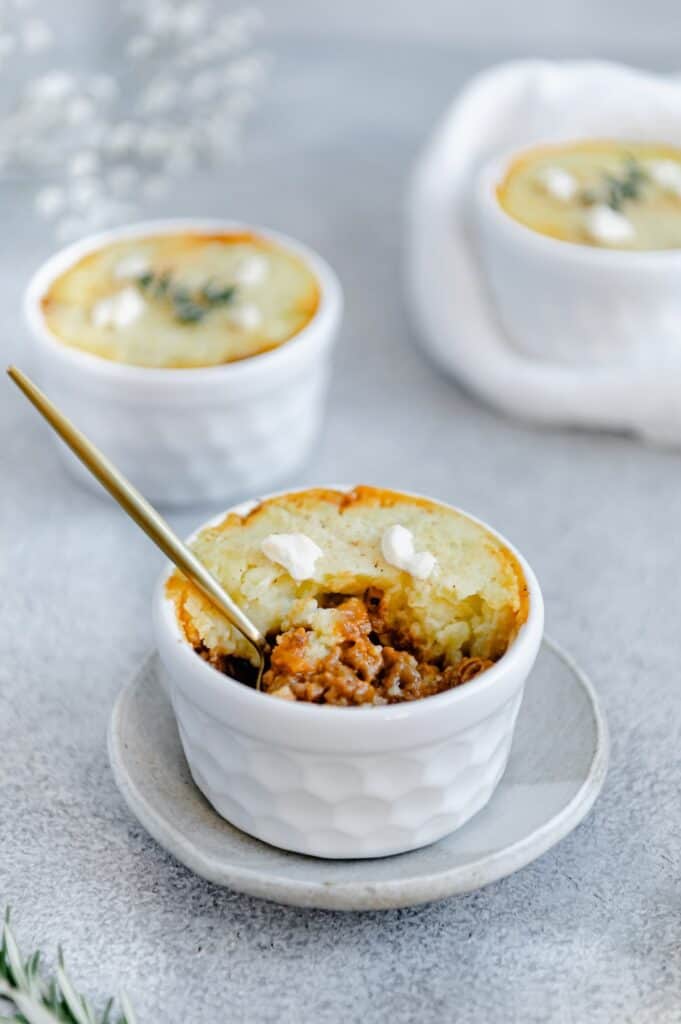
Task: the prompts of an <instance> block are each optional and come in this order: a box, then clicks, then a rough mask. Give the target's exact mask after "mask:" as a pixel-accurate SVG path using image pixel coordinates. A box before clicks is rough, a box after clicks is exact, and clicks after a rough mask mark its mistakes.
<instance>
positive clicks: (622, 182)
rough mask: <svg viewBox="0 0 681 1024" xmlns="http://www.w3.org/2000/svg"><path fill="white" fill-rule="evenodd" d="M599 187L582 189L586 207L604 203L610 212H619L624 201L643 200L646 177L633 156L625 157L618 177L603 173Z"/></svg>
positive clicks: (582, 199)
mask: <svg viewBox="0 0 681 1024" xmlns="http://www.w3.org/2000/svg"><path fill="white" fill-rule="evenodd" d="M601 177H602V184H601V185H600V187H596V188H590V189H584V190H583V191H582V192H581V194H580V199H581V201H582V202H583V203H584V204H585V205H586V206H591V205H593V204H594V203H604V204H605V206H609V207H610V209H611V210H618V211H619V210H621V209H622V206H623V204H624V202H625V200H638V199H642V198H643V187H644V185H645V183H646V182H647V180H648V175H647V174H646V172H645V171H644V169H643V168H642V167H641V165H640V163H639V162H638V160H636V158H635V157H633V156H628V157H626V159H625V161H624V169H623V172H622V174H621V175H620V176H618V175H616V174H610V173H608V172H607V171H604V172H603V174H602V176H601Z"/></svg>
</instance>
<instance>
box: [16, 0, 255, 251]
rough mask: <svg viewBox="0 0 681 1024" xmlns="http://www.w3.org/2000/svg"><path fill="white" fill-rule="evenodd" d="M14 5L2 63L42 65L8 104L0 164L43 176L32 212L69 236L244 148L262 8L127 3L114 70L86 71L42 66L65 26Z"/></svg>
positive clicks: (208, 0) (204, 0)
mask: <svg viewBox="0 0 681 1024" xmlns="http://www.w3.org/2000/svg"><path fill="white" fill-rule="evenodd" d="M11 2H12V3H13V4H14V8H15V9H14V10H13V11H10V14H9V15H8V14H7V10H8V8H7V7H6V6H5V5H0V71H2V70H3V68H4V67H5V65H8V63H9V62H10V61H12V60H13V59H14V58H15V57H18V58H21V68H22V69H23V67H24V66H29V67H30V60H29V59H28V58H30V57H33V56H40V60H41V62H42V65H43V70H42V71H41V72H40V73H39V74H37V75H35V76H34V77H32V78H31V79H30V80H29V81H28V82H25V84H23V86H20V87H19V89H18V92H17V93H16V94H15V95H14V97H13V99H12V100H11V103H10V105H9V106H8V107H7V108H6V109H5V110H4V112H3V111H0V128H1V130H0V172H3V173H4V174H5V175H9V176H11V175H19V176H21V177H26V175H27V174H33V175H37V176H39V177H40V178H42V179H43V180H42V184H41V185H40V187H39V188H38V190H37V192H36V195H35V199H34V209H35V212H36V213H37V214H38V215H39V216H40V217H41V218H44V219H45V220H48V221H50V222H52V224H53V225H54V230H55V233H56V235H57V237H58V238H59V239H61V240H65V241H66V240H69V239H71V238H74V237H77V236H79V235H83V234H86V233H88V232H90V231H93V230H97V229H98V228H101V227H105V226H108V225H110V224H115V223H120V222H121V221H123V220H125V219H129V218H130V217H131V216H133V215H134V214H135V211H136V210H137V209H138V208H139V207H140V206H141V205H144V204H146V203H147V202H153V201H154V200H157V199H160V198H162V197H163V196H165V195H167V194H168V192H169V191H170V190H171V189H172V187H173V183H174V180H175V179H177V178H179V177H182V176H184V175H186V174H188V173H190V172H191V171H193V170H195V169H196V168H197V167H199V166H200V167H205V166H207V165H210V164H216V163H220V162H224V161H227V160H231V159H234V158H235V157H237V156H238V155H239V152H240V145H241V138H242V134H243V127H244V124H245V122H246V120H247V118H248V116H249V114H250V113H251V111H252V109H253V107H254V106H255V104H256V103H257V100H258V97H259V94H260V92H261V90H262V87H263V84H264V82H265V80H266V76H267V67H268V57H267V54H265V53H263V52H260V51H257V50H255V49H254V48H253V44H254V39H255V37H256V35H257V32H258V30H259V29H260V26H261V23H262V19H261V16H260V14H259V12H258V11H257V10H256V9H255V8H252V7H246V8H242V9H233V10H231V11H230V10H228V11H225V10H224V4H223V2H222V0H134V2H132V0H129V2H128V3H127V4H125V5H124V6H123V8H122V13H121V14H120V17H121V18H122V19H123V20H124V24H127V26H128V32H127V34H126V33H124V41H123V43H122V52H121V53H119V54H117V55H115V57H114V62H113V65H112V67H113V68H114V71H115V73H101V72H97V73H91V74H87V73H83V72H76V71H71V70H69V69H64V68H60V67H53V68H51V69H49V70H44V59H45V58H44V54H45V53H46V52H49V51H50V50H52V49H53V48H54V46H55V45H56V44H57V43H58V41H59V39H58V32H57V30H56V29H55V28H53V27H52V26H51V25H50V23H49V22H48V20H47V17H45V18H42V17H37V16H36V15H35V14H31V15H30V16H29V15H28V13H26V12H24V11H23V0H11ZM45 6H46V7H47V4H45ZM14 77H17V74H16V72H15V75H14Z"/></svg>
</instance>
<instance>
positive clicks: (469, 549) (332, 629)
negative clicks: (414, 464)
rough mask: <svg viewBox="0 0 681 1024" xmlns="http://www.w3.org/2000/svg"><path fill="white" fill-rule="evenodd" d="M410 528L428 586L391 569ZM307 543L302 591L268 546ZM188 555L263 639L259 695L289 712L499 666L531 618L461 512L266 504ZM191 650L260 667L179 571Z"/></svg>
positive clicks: (306, 501) (205, 533) (338, 499)
mask: <svg viewBox="0 0 681 1024" xmlns="http://www.w3.org/2000/svg"><path fill="white" fill-rule="evenodd" d="M396 524H400V525H401V526H402V527H403V528H404V529H405V530H409V531H410V532H411V534H412V536H413V539H414V547H415V550H416V551H417V552H426V551H427V552H429V553H430V554H431V555H432V557H433V559H434V564H433V567H432V571H431V572H430V574H429V575H428V577H427V578H425V579H419V578H418V577H417V576H414V575H411V574H410V573H409V572H407V571H405V570H404V569H400V568H398V567H396V566H394V565H392V564H391V563H390V562H389V561H387V560H386V558H385V557H384V554H383V552H382V538H383V537H384V535H385V533H386V531H387V530H389V529H390V528H391V527H392V526H394V525H396ZM287 534H288V535H290V534H303V535H304V536H305V537H307V538H309V540H310V541H312V542H313V543H314V544H315V545H316V546H317V548H318V549H319V551H320V552H321V554H320V555H319V556H318V557H317V558H316V559H315V562H314V570H313V576H312V577H311V578H306V579H303V580H295V579H294V578H293V577H292V576H291V574H290V573H289V572H288V571H287V569H286V568H285V567H284V566H282V565H281V564H278V563H277V562H275V561H273V560H272V559H270V558H268V557H267V555H266V554H265V553H264V552H263V550H262V544H263V541H264V540H265V539H266V538H268V537H271V536H272V535H287ZM192 548H193V549H194V551H195V552H196V554H197V555H198V556H199V558H200V559H201V561H202V562H204V564H205V565H206V566H207V567H208V569H209V570H210V571H211V572H212V573H213V574H214V575H215V576H216V577H217V578H218V579H219V580H220V582H221V583H222V585H223V586H224V588H225V589H226V590H227V591H228V593H229V594H230V595H231V596H232V597H233V599H234V600H235V601H236V602H237V603H238V604H239V605H240V606H241V607H242V608H243V610H244V611H245V612H246V614H247V615H248V616H249V617H250V618H251V619H252V621H253V622H254V623H255V624H256V625H257V626H258V628H259V629H260V630H261V631H262V632H263V633H264V634H265V635H266V636H267V637H268V639H269V641H270V643H271V645H272V653H271V657H270V663H269V665H268V670H267V672H266V673H265V676H264V679H263V689H264V690H265V691H266V692H268V693H271V694H274V695H276V696H278V697H281V698H284V699H287V700H307V701H314V702H316V703H327V704H340V705H355V704H374V705H375V704H386V703H395V702H398V701H403V700H414V699H416V698H420V697H426V696H429V695H430V694H433V693H438V692H440V691H442V690H445V689H449V688H450V687H452V686H456V685H459V684H460V683H464V682H467V681H468V680H469V679H471V678H472V677H473V676H475V675H476V674H477V673H478V672H480V671H483V670H484V669H485V668H487V667H489V666H490V665H491V664H493V663H494V662H495V661H497V660H498V659H499V658H500V657H501V656H502V655H503V654H504V652H505V651H506V649H507V648H508V646H509V644H510V643H511V641H512V640H513V638H514V637H515V635H516V633H517V631H518V629H519V628H520V626H521V625H522V624H523V622H524V621H525V619H526V618H527V611H528V599H527V587H526V583H525V579H524V576H523V573H522V570H521V568H520V566H519V564H518V562H517V560H516V559H515V557H514V556H513V554H512V553H511V552H510V551H509V550H508V549H507V548H506V547H505V546H504V545H503V544H502V542H501V541H500V540H498V539H497V538H496V537H495V536H494V535H493V534H491V533H489V531H488V530H486V529H485V528H484V527H483V526H481V525H479V524H478V523H475V522H474V521H473V520H471V519H469V518H468V517H467V516H465V515H463V514H462V513H460V512H456V511H455V510H454V509H451V508H448V507H446V506H443V505H438V504H437V503H435V502H431V501H428V500H426V499H421V498H415V497H410V496H406V495H402V494H398V493H396V492H393V491H386V490H379V489H376V488H371V487H357V488H355V489H354V490H352V491H349V492H344V491H335V490H321V489H314V490H308V491H300V492H298V493H292V494H286V495H283V496H281V497H275V498H270V499H267V500H266V501H263V502H262V503H260V504H259V505H257V506H256V507H255V508H254V509H252V510H251V511H249V512H248V513H246V514H244V515H239V514H237V513H231V514H229V515H227V516H226V517H225V519H224V520H223V521H222V522H221V523H219V524H218V525H217V526H212V527H208V528H206V529H204V530H202V531H201V532H200V533H199V534H198V535H197V537H196V538H195V539H194V541H193V543H192ZM167 593H168V596H169V597H170V598H171V599H172V600H173V601H174V604H175V608H176V612H177V616H178V619H179V622H180V624H181V627H182V630H183V632H184V635H185V637H186V639H187V640H188V642H189V643H190V644H192V646H193V647H194V648H195V650H196V651H197V653H198V654H200V655H201V656H202V657H204V658H205V659H207V660H208V661H209V662H211V663H212V664H213V665H215V666H216V667H217V668H219V669H221V670H222V671H224V672H226V673H228V674H229V675H232V676H234V677H235V678H237V679H241V680H242V681H244V682H249V681H251V680H252V678H253V676H254V667H253V666H254V664H255V655H254V652H253V650H252V649H251V647H250V645H249V644H248V642H247V641H246V640H244V639H243V637H242V636H241V635H240V634H239V633H238V632H237V631H236V630H235V629H234V628H233V627H232V626H231V625H230V624H229V623H228V622H227V621H226V620H225V619H224V618H223V617H222V616H221V615H220V614H219V613H218V612H217V611H216V610H215V609H214V608H213V607H212V605H211V604H210V603H209V602H208V601H207V600H206V599H205V598H204V597H203V596H202V595H201V594H200V593H199V592H198V591H197V590H196V588H195V587H194V586H193V585H192V584H191V583H190V582H188V581H187V580H186V579H185V577H183V576H182V575H181V574H180V573H179V572H175V573H174V574H173V575H172V576H171V577H170V579H169V581H168V583H167Z"/></svg>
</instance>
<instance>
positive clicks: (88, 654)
mask: <svg viewBox="0 0 681 1024" xmlns="http://www.w3.org/2000/svg"><path fill="white" fill-rule="evenodd" d="M499 56H502V55H500V54H493V53H487V54H485V55H484V56H482V57H480V58H475V59H473V58H463V57H461V56H460V55H457V54H456V53H452V52H447V51H446V50H444V49H437V48H432V49H429V48H427V47H423V46H412V47H409V46H406V45H401V46H396V45H390V46H378V45H371V46H369V45H363V44H360V43H357V44H353V45H345V46H333V45H331V44H328V45H327V44H324V45H319V46H315V45H314V44H312V43H307V44H304V45H303V44H301V45H300V46H299V47H297V48H296V47H293V46H287V47H285V48H282V50H281V53H280V55H279V59H278V63H277V66H276V71H275V80H274V82H273V85H272V88H271V90H270V93H269V99H268V102H267V104H266V105H265V106H264V107H263V109H262V112H261V114H260V116H259V119H258V122H257V124H256V125H255V126H254V129H253V133H252V138H251V144H250V148H249V151H248V155H247V158H246V160H245V162H244V163H243V165H242V166H240V167H233V168H230V169H228V170H227V171H221V172H220V173H219V174H213V175H206V176H205V177H204V178H203V179H201V180H200V181H198V182H197V183H196V184H195V185H193V186H192V187H191V188H189V187H183V188H182V189H181V190H180V191H179V192H178V194H177V196H175V197H174V198H173V200H172V201H171V202H168V203H167V204H166V207H165V209H163V210H161V211H157V210H154V211H150V212H161V213H176V212H177V213H186V214H192V213H197V214H222V213H224V214H227V215H237V216H241V217H244V218H246V219H248V218H251V219H254V220H259V221H262V222H264V223H266V224H269V225H271V226H273V227H276V228H280V229H282V230H284V231H289V232H291V233H293V234H297V235H299V236H300V237H301V238H303V239H305V240H306V241H308V242H310V243H311V244H313V245H314V246H316V247H318V248H319V249H320V250H321V251H322V252H324V253H325V254H326V255H327V256H328V257H329V259H330V260H331V261H332V262H333V263H334V264H335V266H336V267H337V269H338V271H339V273H340V275H341V278H342V280H343V282H344V285H345V289H346V296H347V316H346V322H345V327H344V330H343V336H342V341H341V345H340V349H339V352H338V357H337V360H336V372H335V377H334V382H333V388H332V392H331V396H330V403H329V410H328V420H327V424H326V428H325V430H324V432H323V435H322V436H321V437H320V439H319V446H318V450H317V452H316V455H315V457H314V459H313V461H312V462H311V464H310V465H309V466H308V468H307V470H306V471H305V472H304V473H303V474H301V475H300V476H299V477H298V479H297V480H296V481H295V482H296V483H308V482H315V481H329V480H331V481H336V480H346V481H371V482H377V483H380V484H387V485H394V486H397V487H404V488H410V489H414V490H417V491H421V492H425V493H428V494H433V495H435V496H438V497H441V498H444V499H446V500H449V501H453V502H455V503H456V504H458V505H461V506H463V507H464V508H466V509H468V510H470V511H471V512H473V513H475V514H477V515H479V516H482V517H483V518H485V519H487V520H489V521H490V522H491V523H493V524H495V525H497V526H498V527H499V528H500V529H501V530H502V531H503V532H504V533H506V534H507V535H508V536H509V538H511V539H512V540H513V541H515V543H516V544H517V545H518V546H519V547H520V548H521V549H522V550H523V551H524V552H525V553H526V554H527V556H528V557H529V559H530V561H531V562H532V563H533V565H534V567H535V569H536V570H537V572H538V574H539V576H540V578H541V580H542V582H543V586H544V590H545V595H546V600H547V624H548V627H549V629H550V630H551V632H552V633H553V635H554V636H555V637H556V639H558V640H559V641H560V642H561V643H563V644H564V645H565V646H567V647H568V648H569V649H570V650H571V651H572V652H574V654H575V655H576V656H577V657H578V659H579V660H580V662H581V663H582V665H583V666H584V667H585V668H586V669H587V670H588V671H589V672H590V673H591V675H592V677H593V679H594V682H595V684H596V686H597V687H598V690H599V692H600V693H601V695H602V697H603V699H604V702H605V706H606V709H607V713H608V716H609V724H610V728H611V732H612V746H613V750H612V764H611V770H610V774H609V778H608V780H607V782H606V787H605V790H604V792H603V794H602V796H601V798H600V800H599V802H598V803H597V805H596V807H595V809H594V811H593V812H592V814H591V815H590V816H589V818H588V819H587V821H586V822H585V823H584V824H583V825H582V826H581V827H580V828H578V829H577V831H576V832H574V833H573V834H572V835H571V836H570V837H568V838H567V839H566V840H564V841H563V842H562V843H561V844H560V845H559V846H558V847H557V848H556V849H555V850H553V851H551V852H550V853H548V854H547V855H545V856H544V857H543V858H541V859H540V860H539V861H537V862H536V863H535V864H533V865H531V866H530V867H528V868H526V869H524V870H523V871H521V872H519V873H518V874H516V875H515V876H513V877H511V878H508V879H506V880H505V881H502V882H499V883H497V884H495V885H492V886H490V887H489V888H487V889H485V890H483V891H480V892H478V893H475V894H472V895H470V896H467V897H460V898H455V899H451V900H449V901H446V902H444V903H440V904H437V905H432V906H426V907H421V908H418V909H414V910H411V911H399V912H397V911H396V912H390V913H385V914H381V913H374V914H364V915H360V914H349V915H345V916H344V915H341V914H333V913H327V912H304V911H296V910H291V909H286V908H282V907H277V906H274V905H268V904H266V903H260V902H257V901H255V900H252V899H249V898H246V897H243V896H238V895H236V894H234V893H230V892H228V891H223V890H221V889H218V888H216V887H214V886H211V885H209V884H207V883H205V882H203V881H201V880H199V879H198V878H196V877H194V876H193V875H191V874H190V872H189V871H187V870H186V869H184V868H183V867H181V866H179V865H178V864H177V863H175V862H174V861H173V860H172V859H171V858H170V857H169V856H168V855H166V854H165V853H164V852H163V851H162V850H161V849H159V848H158V847H157V846H156V845H155V844H154V843H153V841H151V840H150V839H149V838H148V837H147V835H146V834H145V832H144V831H143V829H142V828H141V827H140V826H139V825H138V824H137V822H136V821H135V820H134V819H133V818H132V817H131V815H130V814H129V813H128V811H127V809H126V807H125V806H124V804H123V801H122V799H121V798H120V796H119V795H118V793H117V791H116V789H115V787H114V784H113V780H112V778H111V773H110V771H109V767H108V764H107V760H106V750H105V732H106V725H107V719H108V715H109V712H110V709H111V706H112V703H113V701H114V698H115V695H116V693H117V691H118V689H119V687H120V685H121V684H122V682H123V681H124V680H126V679H127V678H128V677H129V675H130V673H132V672H133V670H134V669H135V668H136V666H137V665H138V664H139V662H140V659H141V658H142V657H143V655H144V653H145V652H146V651H147V649H148V648H149V645H150V629H149V598H150V592H151V588H152V585H153V582H154V578H155V576H156V573H157V572H158V569H159V565H160V558H159V557H158V556H157V555H156V553H155V551H154V550H153V549H152V548H151V547H150V546H149V544H148V542H147V541H146V540H145V539H144V538H143V537H142V535H141V534H140V533H138V532H137V530H136V529H135V528H134V527H133V526H132V524H130V523H129V522H128V521H127V520H126V519H125V518H124V517H123V516H122V515H121V514H120V513H119V512H118V511H117V510H116V509H115V508H114V507H112V506H111V505H110V504H108V503H107V502H105V501H104V500H99V499H98V498H97V497H95V496H93V495H91V494H89V493H86V492H85V491H82V490H80V489H78V488H77V487H76V486H75V485H74V484H72V483H71V482H70V480H68V479H67V478H66V477H65V476H64V475H63V473H62V470H61V468H60V466H59V465H58V464H57V461H56V460H55V457H54V452H53V450H52V440H51V438H50V437H49V436H48V431H47V429H46V428H44V427H43V425H42V424H41V423H39V422H38V420H37V418H36V416H35V415H34V414H33V413H32V412H31V411H30V410H29V408H28V407H27V406H26V405H25V404H24V403H22V401H21V400H20V399H19V397H18V395H15V394H13V393H11V391H10V386H9V384H2V382H0V434H1V437H2V444H1V445H0V545H1V547H0V577H1V578H0V902H4V901H5V900H8V901H10V902H11V903H12V904H13V906H14V910H15V919H16V928H17V932H18V934H19V936H20V938H21V939H22V941H23V942H24V944H25V945H26V946H27V947H28V946H29V944H34V943H35V944H39V945H41V946H42V947H43V948H44V949H46V950H48V951H50V952H51V953H53V952H54V950H55V948H56V945H57V943H58V942H59V941H61V942H63V943H64V945H65V949H66V953H67V957H68V961H69V963H70V965H71V967H72V972H73V974H74V976H75V977H76V978H77V979H78V981H79V982H80V983H81V985H82V986H83V987H84V988H85V989H86V990H87V991H88V992H90V993H91V994H92V995H93V997H95V998H96V999H97V1000H99V1001H101V1000H103V998H104V996H105V995H106V994H108V993H109V991H115V990H116V989H117V987H118V986H119V985H122V986H124V987H125V988H126V989H127V990H128V991H129V994H130V996H131V998H132V1000H133V1002H134V1004H135V1006H136V1008H137V1011H138V1015H139V1019H140V1021H148V1022H152V1021H153V1022H157V1021H163V1022H164V1024H186V1022H192V1024H193V1022H196V1024H198V1022H201V1024H208V1022H213V1021H215V1022H222V1021H225V1022H256V1021H257V1022H260V1021H262V1022H270V1021H271V1022H277V1024H300V1022H315V1024H331V1022H336V1021H341V1020H342V1021H343V1022H348V1024H349V1022H354V1021H357V1022H360V1021H361V1022H362V1024H370V1022H374V1021H375V1022H383V1021H390V1024H406V1022H411V1021H415V1020H418V1021H419V1022H421V1024H430V1022H433V1024H434V1022H436V1021H443V1022H449V1021H462V1022H466V1024H486V1022H492V1024H495V1022H504V1024H507V1022H513V1024H516V1022H517V1024H521V1022H522V1024H534V1022H537V1024H539V1022H544V1021H552V1022H553V1021H555V1022H558V1024H610V1022H612V1024H614V1022H617V1024H622V1022H628V1021H631V1022H634V1021H635V1022H636V1024H648V1022H650V1024H667V1022H670V1024H671V1022H675V1021H680V1020H681V942H680V934H679V923H680V911H681V904H680V898H681V892H680V889H679V877H680V874H681V872H680V867H681V856H680V853H679V847H680V844H681V815H680V812H679V784H680V783H681V754H680V753H679V752H680V750H681V742H680V741H681V716H680V714H679V696H678V695H679V685H680V672H679V655H680V653H681V637H680V635H679V634H680V631H679V611H678V607H679V564H680V561H681V534H680V532H679V522H680V515H679V512H680V509H681V495H680V489H679V470H680V468H681V455H679V454H676V453H670V452H664V451H655V450H651V449H647V448H645V447H643V446H641V445H640V444H638V443H636V442H633V441H631V440H629V439H627V438H623V437H615V436H607V435H594V434H587V433H577V432H574V433H569V432H558V431H550V430H546V431H538V430H535V429H532V428H528V427H526V426H524V425H523V424H521V423H516V422H510V421H508V420H506V419H504V418H502V417H500V416H498V415H497V414H496V413H494V412H493V411H491V410H489V409H486V408H484V407H482V406H480V405H479V404H478V403H477V402H476V401H474V400H472V399H471V398H470V397H468V396H466V395H465V394H463V393H462V392H461V391H460V390H458V389H457V387H456V386H454V385H453V384H451V383H450V382H449V381H447V380H445V379H444V378H442V377H441V376H440V374H439V373H438V372H436V371H435V370H434V369H433V368H432V367H431V366H430V365H429V364H428V363H427V362H426V361H425V360H424V359H423V357H422V356H421V354H420V352H419V351H418V350H417V349H416V348H415V347H414V344H413V338H412V336H411V333H410V330H409V327H408V324H407V322H406V319H405V310H404V303H403V287H402V283H401V279H400V247H401V202H402V196H403V190H404V185H405V181H406V176H407V173H408V169H409V166H410V162H411V160H412V158H413V156H414V154H415V153H416V151H417V149H418V146H419V145H420V143H421V141H422V140H423V138H424V137H425V133H426V132H427V130H428V127H429V125H430V124H431V123H432V121H433V119H434V118H435V117H436V116H437V114H438V112H439V111H440V110H441V108H442V106H443V105H444V103H445V102H446V100H447V98H448V97H449V95H450V93H451V92H452V91H453V90H454V89H455V88H456V86H457V85H458V84H459V83H460V82H461V81H462V80H463V79H464V78H465V77H466V76H467V75H468V74H469V73H470V72H471V71H472V70H474V69H475V68H477V67H478V66H480V65H482V64H484V63H490V62H491V61H492V60H494V59H496V58H498V57H499ZM624 56H631V54H625V55H624ZM661 63H664V61H663V60H662V59H661ZM29 194H30V190H29V189H28V187H25V188H24V187H21V186H17V185H16V184H15V185H12V186H2V189H1V191H0V202H1V204H2V206H1V209H2V223H3V255H2V276H1V278H0V295H1V296H2V301H1V302H0V346H1V349H2V353H3V357H4V358H5V359H7V360H9V358H10V357H11V358H13V359H16V360H17V361H18V362H20V363H21V364H25V363H26V362H27V357H26V355H25V353H24V347H25V341H26V338H25V332H24V330H23V327H22V325H21V321H20V313H19V297H20V292H21V289H22V287H23V284H24V282H25V280H26V277H27V275H28V273H29V271H30V270H31V269H32V268H33V267H34V265H35V264H36V263H37V262H38V261H39V260H40V259H41V258H42V257H43V256H44V255H45V254H46V253H47V252H48V251H49V249H50V248H51V246H52V242H51V240H50V239H49V238H48V237H47V236H45V235H44V234H43V229H42V228H41V227H40V226H39V225H38V224H37V223H35V222H34V221H33V220H32V219H31V218H30V214H29V209H30V203H29ZM292 482H293V481H292ZM209 511H210V510H209ZM206 514H207V513H206V510H196V511H192V512H187V513H184V514H182V515H175V516H173V517H172V518H173V522H174V524H175V525H176V526H177V528H178V529H179V530H181V531H184V532H188V531H189V529H190V528H191V527H192V526H193V525H194V524H195V523H196V522H197V521H199V520H200V518H202V517H204V516H205V515H206ZM555 724H556V728H557V729H559V728H560V727H561V723H560V722H559V721H557V722H556V723H555Z"/></svg>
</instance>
